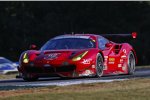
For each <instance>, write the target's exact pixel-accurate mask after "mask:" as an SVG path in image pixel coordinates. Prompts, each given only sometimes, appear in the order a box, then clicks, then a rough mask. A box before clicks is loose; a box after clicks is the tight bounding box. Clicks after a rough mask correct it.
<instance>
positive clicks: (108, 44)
mask: <svg viewBox="0 0 150 100" xmlns="http://www.w3.org/2000/svg"><path fill="white" fill-rule="evenodd" d="M112 45H113V43H111V42H109V43H106V44H105V46H106V47H107V48H109V47H111V46H112Z"/></svg>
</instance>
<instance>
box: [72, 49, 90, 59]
mask: <svg viewBox="0 0 150 100" xmlns="http://www.w3.org/2000/svg"><path fill="white" fill-rule="evenodd" d="M87 53H88V51H85V52H83V53H81V54H80V55H78V56H76V57H74V58H73V59H72V61H79V60H81V58H83V57H84V56H85V55H86V54H87Z"/></svg>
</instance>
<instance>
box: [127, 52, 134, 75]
mask: <svg viewBox="0 0 150 100" xmlns="http://www.w3.org/2000/svg"><path fill="white" fill-rule="evenodd" d="M134 72H135V56H134V54H133V52H132V51H130V53H129V55H128V74H130V75H131V74H134Z"/></svg>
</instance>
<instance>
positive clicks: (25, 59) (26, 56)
mask: <svg viewBox="0 0 150 100" xmlns="http://www.w3.org/2000/svg"><path fill="white" fill-rule="evenodd" d="M28 62H29V58H28V55H27V53H25V54H24V55H23V63H28Z"/></svg>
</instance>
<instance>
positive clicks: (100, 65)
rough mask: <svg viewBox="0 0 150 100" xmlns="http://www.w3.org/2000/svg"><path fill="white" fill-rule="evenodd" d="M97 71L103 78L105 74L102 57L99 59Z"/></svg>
mask: <svg viewBox="0 0 150 100" xmlns="http://www.w3.org/2000/svg"><path fill="white" fill-rule="evenodd" d="M96 71H97V75H98V76H101V75H102V74H103V59H102V57H101V56H98V58H97V67H96Z"/></svg>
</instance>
